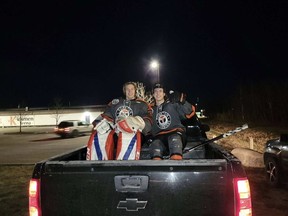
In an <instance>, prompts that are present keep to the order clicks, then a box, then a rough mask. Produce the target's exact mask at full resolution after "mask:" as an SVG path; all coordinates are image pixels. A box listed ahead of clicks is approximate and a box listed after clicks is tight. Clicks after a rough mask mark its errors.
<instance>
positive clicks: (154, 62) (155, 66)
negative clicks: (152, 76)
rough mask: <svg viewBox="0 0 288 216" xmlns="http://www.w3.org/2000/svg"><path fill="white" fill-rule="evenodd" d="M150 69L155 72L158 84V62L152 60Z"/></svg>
mask: <svg viewBox="0 0 288 216" xmlns="http://www.w3.org/2000/svg"><path fill="white" fill-rule="evenodd" d="M150 68H151V69H152V70H153V71H156V72H157V82H160V65H159V62H158V61H156V60H153V61H152V62H151V63H150Z"/></svg>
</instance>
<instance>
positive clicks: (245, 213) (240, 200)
mask: <svg viewBox="0 0 288 216" xmlns="http://www.w3.org/2000/svg"><path fill="white" fill-rule="evenodd" d="M233 183H234V191H235V198H236V214H235V215H237V216H252V203H251V194H250V186H249V181H248V179H247V178H235V179H234V182H233Z"/></svg>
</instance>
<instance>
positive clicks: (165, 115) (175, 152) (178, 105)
mask: <svg viewBox="0 0 288 216" xmlns="http://www.w3.org/2000/svg"><path fill="white" fill-rule="evenodd" d="M153 96H154V99H155V106H153V125H152V135H153V141H152V143H151V145H150V155H151V158H152V159H154V160H161V159H163V156H164V155H165V154H167V153H168V154H169V155H170V159H172V160H181V159H182V149H183V148H184V144H185V126H184V125H182V123H181V120H182V119H185V118H186V116H191V113H193V112H194V110H193V109H192V105H191V104H190V103H189V102H187V101H186V99H185V97H186V96H185V95H184V94H183V93H178V92H169V96H170V97H169V100H165V96H166V93H165V89H164V87H163V85H161V84H160V83H157V84H155V85H154V88H153Z"/></svg>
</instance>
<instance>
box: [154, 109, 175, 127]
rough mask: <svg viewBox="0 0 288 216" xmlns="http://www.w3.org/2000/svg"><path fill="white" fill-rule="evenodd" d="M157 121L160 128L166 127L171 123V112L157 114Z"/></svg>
mask: <svg viewBox="0 0 288 216" xmlns="http://www.w3.org/2000/svg"><path fill="white" fill-rule="evenodd" d="M156 122H157V126H158V127H159V128H160V129H166V128H168V127H169V126H170V124H171V116H170V114H169V113H167V112H165V111H162V112H160V113H158V114H157V115H156Z"/></svg>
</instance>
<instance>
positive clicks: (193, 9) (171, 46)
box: [0, 0, 288, 108]
mask: <svg viewBox="0 0 288 216" xmlns="http://www.w3.org/2000/svg"><path fill="white" fill-rule="evenodd" d="M92 2H93V3H92ZM287 2H288V1H286V0H283V1H264V0H259V1H237V0H235V1H234V0H233V1H225V2H224V1H203V0H201V1H200V0H199V1H192V0H191V1H189V0H187V1H180V0H178V1H140V0H139V1H136V0H133V1H132V0H131V1H45V2H44V1H32V2H30V1H14V0H9V1H8V0H7V1H1V3H0V14H1V16H0V19H1V36H0V38H1V46H0V55H1V56H0V70H1V73H0V74H1V84H0V92H1V93H0V95H1V96H0V108H16V107H17V106H18V105H19V104H21V106H28V107H47V106H51V104H53V100H54V98H56V97H57V98H61V99H62V101H63V103H64V105H71V106H77V105H94V104H98V105H100V104H107V103H108V102H109V101H110V100H111V99H112V98H114V97H119V96H122V85H123V83H124V82H126V81H139V82H143V83H144V84H145V85H146V87H147V89H148V90H150V88H151V86H152V84H153V83H154V82H155V81H156V75H155V72H154V73H153V72H152V71H150V70H149V67H148V66H149V62H150V61H151V60H152V59H158V60H159V62H160V80H161V82H162V83H164V85H166V87H167V88H170V89H174V90H179V91H183V92H186V93H187V95H188V99H189V100H190V101H191V102H195V101H196V99H197V98H199V99H200V103H203V104H205V103H207V104H208V103H209V102H214V101H215V100H217V101H221V100H223V99H225V98H226V97H227V96H229V95H230V94H232V92H233V91H234V90H235V88H236V87H237V86H239V85H243V83H246V82H248V81H249V82H252V83H253V82H254V83H256V82H260V81H271V82H278V81H281V82H283V80H286V81H287V76H288V75H287V72H288V70H287V68H288V67H287V40H288V34H287V32H288V29H287V24H288V22H287V20H288V19H287V18H288V17H287V14H288V13H287V9H288V4H287Z"/></svg>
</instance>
